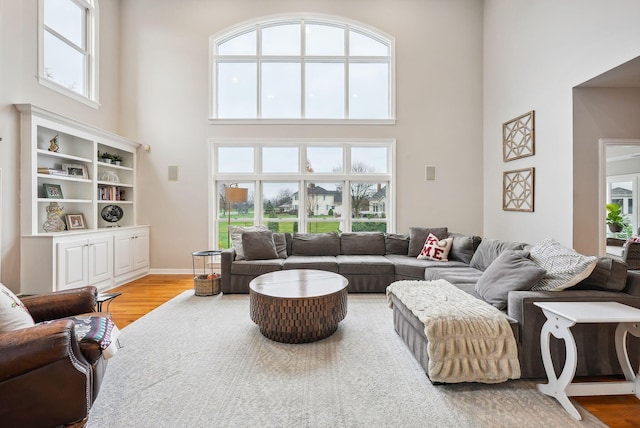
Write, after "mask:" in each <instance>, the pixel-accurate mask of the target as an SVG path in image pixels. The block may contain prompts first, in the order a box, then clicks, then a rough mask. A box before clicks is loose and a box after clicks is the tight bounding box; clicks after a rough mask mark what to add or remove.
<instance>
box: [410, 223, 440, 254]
mask: <svg viewBox="0 0 640 428" xmlns="http://www.w3.org/2000/svg"><path fill="white" fill-rule="evenodd" d="M430 233H433V234H434V235H435V236H436V237H437V238H438V239H439V240H442V239H446V238H447V236H448V235H449V231H448V229H447V228H446V227H410V228H409V253H408V255H409V256H411V257H417V256H418V254H420V252H421V251H422V247H424V243H425V242H426V241H427V237H428V236H429V234H430Z"/></svg>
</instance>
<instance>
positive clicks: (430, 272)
mask: <svg viewBox="0 0 640 428" xmlns="http://www.w3.org/2000/svg"><path fill="white" fill-rule="evenodd" d="M481 276H482V271H481V270H478V269H475V268H472V267H470V266H465V267H445V268H438V269H427V270H425V272H424V279H426V280H428V281H429V280H434V279H444V280H446V281H448V282H449V283H451V284H453V285H455V286H459V287H461V286H462V285H465V284H466V285H469V286H470V287H472V288H473V287H474V286H475V284H476V282H478V279H480V277H481ZM471 294H473V295H475V296H476V297H477V293H476V292H473V293H471Z"/></svg>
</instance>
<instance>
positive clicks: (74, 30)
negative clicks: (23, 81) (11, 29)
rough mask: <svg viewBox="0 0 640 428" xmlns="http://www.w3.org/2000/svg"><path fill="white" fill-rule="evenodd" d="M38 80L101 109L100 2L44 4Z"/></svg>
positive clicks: (52, 0)
mask: <svg viewBox="0 0 640 428" xmlns="http://www.w3.org/2000/svg"><path fill="white" fill-rule="evenodd" d="M39 9H40V10H39V23H40V35H39V38H40V42H39V44H38V47H39V61H38V80H39V82H40V83H41V84H43V85H45V86H47V87H49V88H51V89H54V90H56V91H59V92H61V93H63V94H65V95H68V96H70V97H72V98H75V99H78V100H79V101H82V102H85V103H88V104H91V105H94V106H97V98H98V96H97V82H96V74H97V73H96V46H97V41H96V38H97V24H98V10H97V0H40V1H39Z"/></svg>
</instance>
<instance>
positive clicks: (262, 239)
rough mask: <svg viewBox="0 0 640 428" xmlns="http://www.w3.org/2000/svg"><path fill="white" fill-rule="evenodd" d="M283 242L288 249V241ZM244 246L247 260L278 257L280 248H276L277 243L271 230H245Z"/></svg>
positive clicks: (243, 234)
mask: <svg viewBox="0 0 640 428" xmlns="http://www.w3.org/2000/svg"><path fill="white" fill-rule="evenodd" d="M283 238H284V236H283ZM283 241H284V240H283ZM283 243H284V247H285V249H286V242H283ZM242 248H243V250H244V258H245V259H247V260H271V259H277V258H278V250H277V249H276V243H275V241H274V239H273V233H272V232H271V231H270V230H256V231H255V232H243V233H242Z"/></svg>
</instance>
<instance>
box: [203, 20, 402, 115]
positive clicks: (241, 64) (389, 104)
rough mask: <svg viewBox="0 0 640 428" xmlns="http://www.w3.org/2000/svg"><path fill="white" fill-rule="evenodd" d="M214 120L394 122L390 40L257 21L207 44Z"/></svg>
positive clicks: (344, 27) (351, 28) (326, 24)
mask: <svg viewBox="0 0 640 428" xmlns="http://www.w3.org/2000/svg"><path fill="white" fill-rule="evenodd" d="M211 45H212V47H211V48H212V90H213V96H212V101H213V105H212V117H213V118H214V119H217V120H225V119H226V120H234V119H243V120H247V119H249V120H252V119H253V120H258V119H259V120H269V119H271V120H302V119H304V120H365V121H366V120H374V121H383V120H390V119H394V117H395V112H394V104H393V98H394V97H393V92H394V91H393V89H394V83H393V82H394V73H393V40H392V39H391V38H390V37H389V36H386V35H383V34H381V33H380V32H378V31H374V30H371V29H368V28H364V26H362V25H357V24H353V23H347V22H342V21H338V20H329V19H326V18H313V17H308V18H307V17H305V18H300V17H290V18H289V17H288V18H279V19H277V20H268V21H261V22H258V23H252V24H249V25H245V26H242V27H240V28H236V29H234V30H233V31H230V32H225V33H224V34H222V35H218V36H213V37H212V43H211Z"/></svg>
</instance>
